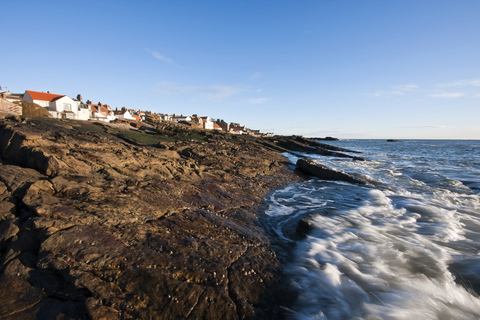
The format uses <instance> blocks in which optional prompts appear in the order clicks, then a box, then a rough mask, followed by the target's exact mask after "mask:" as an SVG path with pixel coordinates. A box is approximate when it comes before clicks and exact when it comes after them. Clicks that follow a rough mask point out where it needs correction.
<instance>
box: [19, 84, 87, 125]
mask: <svg viewBox="0 0 480 320" xmlns="http://www.w3.org/2000/svg"><path fill="white" fill-rule="evenodd" d="M23 100H25V101H28V102H33V103H36V104H38V105H40V106H42V107H44V108H45V109H47V110H48V112H50V114H51V115H52V117H53V118H57V119H75V120H88V119H89V118H90V110H88V108H83V107H81V105H82V104H81V102H80V101H77V100H73V99H72V98H70V97H69V96H67V95H60V94H53V93H50V92H46V93H45V92H39V91H32V90H25V93H24V95H23Z"/></svg>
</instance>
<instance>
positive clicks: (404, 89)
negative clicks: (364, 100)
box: [373, 84, 418, 97]
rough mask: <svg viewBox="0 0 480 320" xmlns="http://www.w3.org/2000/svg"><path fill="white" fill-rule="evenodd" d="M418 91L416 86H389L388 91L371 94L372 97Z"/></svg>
mask: <svg viewBox="0 0 480 320" xmlns="http://www.w3.org/2000/svg"><path fill="white" fill-rule="evenodd" d="M417 89H418V86H417V85H416V84H403V85H398V86H391V87H390V89H389V90H379V91H377V92H375V93H374V94H373V96H374V97H382V96H391V95H404V94H407V93H410V92H412V91H415V90H417Z"/></svg>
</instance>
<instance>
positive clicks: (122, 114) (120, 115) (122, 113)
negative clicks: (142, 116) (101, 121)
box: [113, 110, 137, 120]
mask: <svg viewBox="0 0 480 320" xmlns="http://www.w3.org/2000/svg"><path fill="white" fill-rule="evenodd" d="M113 115H114V116H115V118H117V119H126V120H137V119H136V118H135V117H134V116H133V115H132V114H131V113H130V111H128V110H115V111H113Z"/></svg>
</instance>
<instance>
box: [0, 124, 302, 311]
mask: <svg viewBox="0 0 480 320" xmlns="http://www.w3.org/2000/svg"><path fill="white" fill-rule="evenodd" d="M186 128H187V127H185V126H181V125H174V124H163V125H159V126H158V127H156V128H141V129H142V130H137V129H134V128H131V127H128V125H127V127H126V126H121V125H115V124H114V125H106V124H100V123H91V122H80V121H59V120H55V119H47V118H42V119H41V118H25V117H16V118H12V119H6V120H2V121H1V122H0V155H1V164H0V201H1V202H0V288H1V290H0V300H1V301H2V303H1V304H0V318H1V319H53V318H62V319H133V318H135V319H178V318H182V319H197V318H201V319H239V318H250V319H255V318H256V319H268V318H270V319H275V318H278V317H281V314H280V312H279V308H278V306H277V304H276V303H274V300H275V299H276V298H277V297H275V290H274V287H275V286H276V285H278V282H279V276H278V270H277V268H278V266H279V261H278V259H277V258H276V255H275V252H274V251H273V250H272V249H271V247H270V245H269V240H268V239H267V237H266V236H265V234H264V232H263V231H262V230H261V229H260V228H259V227H257V226H256V224H255V222H256V220H257V211H256V209H257V206H258V205H259V203H260V201H261V199H262V197H263V196H264V195H265V194H266V193H267V192H268V191H269V190H271V189H273V188H277V187H279V186H281V185H284V184H286V183H290V182H293V181H296V180H298V179H299V178H298V176H296V175H295V174H294V173H293V172H292V170H287V165H288V164H287V161H286V159H285V158H284V157H283V156H282V155H281V154H280V153H279V152H278V150H275V148H277V149H278V146H276V144H275V143H274V142H271V141H267V140H262V139H258V138H253V137H249V136H235V135H230V134H223V133H220V132H207V131H204V130H197V129H186Z"/></svg>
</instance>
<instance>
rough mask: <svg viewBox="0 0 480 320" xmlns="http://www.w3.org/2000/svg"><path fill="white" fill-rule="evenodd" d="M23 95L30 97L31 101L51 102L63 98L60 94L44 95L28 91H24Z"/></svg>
mask: <svg viewBox="0 0 480 320" xmlns="http://www.w3.org/2000/svg"><path fill="white" fill-rule="evenodd" d="M25 93H28V95H29V96H30V97H32V99H33V100H42V101H52V100H54V99H55V98H61V97H64V96H65V95H61V94H53V93H45V92H38V91H30V90H25Z"/></svg>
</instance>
